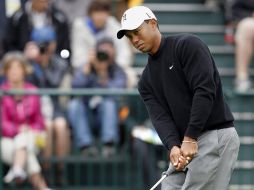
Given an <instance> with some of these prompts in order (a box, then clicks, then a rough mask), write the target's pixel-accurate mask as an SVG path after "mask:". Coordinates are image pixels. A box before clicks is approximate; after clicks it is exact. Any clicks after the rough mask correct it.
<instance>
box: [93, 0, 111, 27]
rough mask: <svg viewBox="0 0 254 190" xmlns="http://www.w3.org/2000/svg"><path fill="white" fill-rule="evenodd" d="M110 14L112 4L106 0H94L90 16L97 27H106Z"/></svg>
mask: <svg viewBox="0 0 254 190" xmlns="http://www.w3.org/2000/svg"><path fill="white" fill-rule="evenodd" d="M109 15H110V4H109V3H108V1H106V0H94V1H92V2H91V4H90V6H89V8H88V16H89V17H90V18H91V20H92V22H93V24H94V26H95V27H96V28H97V29H102V28H104V26H105V24H106V22H107V19H108V17H109Z"/></svg>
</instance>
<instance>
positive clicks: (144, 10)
mask: <svg viewBox="0 0 254 190" xmlns="http://www.w3.org/2000/svg"><path fill="white" fill-rule="evenodd" d="M151 19H155V20H157V18H156V17H155V15H154V14H153V12H152V11H151V10H150V9H149V8H148V7H145V6H136V7H132V8H130V9H128V10H126V11H125V12H124V14H123V16H122V20H121V26H122V28H121V29H120V30H119V31H118V32H117V38H118V39H121V38H122V37H123V36H124V32H125V30H135V29H136V28H138V27H139V26H140V25H141V24H142V23H143V22H144V21H145V20H151Z"/></svg>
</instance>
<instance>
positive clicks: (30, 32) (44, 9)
mask: <svg viewBox="0 0 254 190" xmlns="http://www.w3.org/2000/svg"><path fill="white" fill-rule="evenodd" d="M48 30H52V31H54V32H55V35H56V36H55V37H56V53H57V54H60V53H61V52H64V51H63V50H67V51H69V29H68V22H67V19H66V17H65V15H64V14H63V13H62V12H60V11H59V10H57V9H56V8H54V7H53V6H50V4H49V0H29V1H28V2H27V3H26V4H25V7H24V9H19V10H18V11H17V12H15V14H14V15H13V16H12V17H11V19H10V22H9V24H8V29H7V34H8V35H6V46H7V47H6V48H7V50H20V51H23V50H24V47H25V45H26V43H27V42H29V41H31V40H32V38H33V37H34V36H36V35H37V33H39V32H42V33H43V32H47V31H48ZM65 52H66V51H65Z"/></svg>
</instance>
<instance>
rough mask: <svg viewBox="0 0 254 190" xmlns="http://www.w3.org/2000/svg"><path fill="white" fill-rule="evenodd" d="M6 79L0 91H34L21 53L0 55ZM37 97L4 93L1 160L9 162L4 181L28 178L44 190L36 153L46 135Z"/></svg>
mask: <svg viewBox="0 0 254 190" xmlns="http://www.w3.org/2000/svg"><path fill="white" fill-rule="evenodd" d="M2 64H3V67H2V69H3V73H4V75H5V82H4V83H3V84H2V85H1V90H4V91H5V90H12V89H16V90H17V89H18V90H31V89H32V90H33V89H36V87H35V86H33V85H32V84H30V83H28V82H26V81H25V77H26V74H27V64H26V60H25V58H24V57H23V54H22V53H20V52H10V53H7V54H6V55H5V56H4V58H3V63H2ZM40 110H41V105H40V98H39V96H37V95H13V96H7V95H5V96H3V97H2V99H1V130H2V138H1V159H2V160H3V162H5V163H6V164H8V165H10V169H9V171H8V173H7V174H6V175H5V176H4V182H5V183H7V184H8V183H12V182H15V183H23V182H24V181H25V180H26V178H27V177H28V178H29V181H30V183H31V184H32V186H33V187H34V188H35V189H38V190H47V189H48V187H47V185H46V183H45V180H44V178H43V177H42V175H41V167H40V165H39V162H38V160H37V157H36V154H37V153H38V152H39V150H40V148H42V146H43V144H44V143H45V142H44V137H45V135H44V134H45V132H44V121H43V118H42V115H41V111H40Z"/></svg>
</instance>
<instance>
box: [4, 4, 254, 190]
mask: <svg viewBox="0 0 254 190" xmlns="http://www.w3.org/2000/svg"><path fill="white" fill-rule="evenodd" d="M145 5H146V6H148V7H149V8H151V9H152V10H153V11H154V13H155V15H156V16H157V18H158V21H159V27H160V30H161V32H162V33H163V34H164V35H170V34H176V33H192V34H195V35H197V36H199V37H200V38H201V39H202V40H203V41H204V42H205V43H207V44H208V46H209V49H210V51H211V52H212V54H213V57H214V59H215V62H216V64H217V66H218V69H219V73H220V75H221V79H222V83H223V88H224V92H225V97H226V99H227V102H228V103H229V106H230V108H231V110H232V111H233V114H234V117H235V120H236V121H235V126H236V129H237V131H238V133H239V135H240V142H241V147H240V152H239V158H238V162H237V165H236V169H235V171H234V173H233V176H232V179H231V182H230V190H253V189H254V180H253V179H254V106H253V105H254V91H248V92H246V93H236V92H234V90H233V88H234V86H233V85H234V75H235V74H234V47H233V46H229V45H227V44H225V42H224V15H223V14H224V13H223V12H222V11H221V10H214V9H209V8H207V7H205V6H204V5H203V4H202V0H156V1H155V0H146V1H145ZM146 58H147V56H146V55H145V54H141V53H139V52H136V55H135V60H134V68H135V70H136V71H137V73H138V74H141V72H142V70H143V68H144V65H145V64H146ZM253 73H254V72H253V70H251V76H252V77H253ZM39 93H41V94H44V93H46V94H54V95H61V94H65V95H73V94H74V95H91V94H108V93H109V94H114V95H119V96H121V97H123V98H122V99H123V104H124V105H128V106H129V109H130V114H129V116H128V118H127V119H126V120H125V123H124V124H123V126H124V127H125V128H124V129H123V131H122V132H123V134H124V135H123V136H122V138H123V140H122V143H121V145H120V146H119V147H117V149H118V152H119V154H117V155H116V156H114V157H112V158H110V159H102V158H95V159H94V158H86V159H84V158H83V157H81V155H80V154H79V153H78V151H77V150H75V148H74V150H73V151H72V153H71V155H70V156H69V157H66V158H63V159H61V161H64V162H65V170H64V171H65V172H64V180H63V181H64V184H63V185H62V186H61V187H60V186H57V184H56V182H55V179H56V176H55V171H54V164H55V163H57V162H59V161H60V160H59V159H55V158H52V159H51V161H52V163H53V167H52V173H50V174H49V175H50V183H51V184H52V187H53V188H55V189H56V190H70V189H71V190H81V189H82V190H83V189H87V190H109V189H110V190H120V189H121V190H141V189H145V185H144V176H143V174H142V160H141V158H140V157H139V156H140V155H134V153H133V150H132V145H131V142H132V138H131V135H130V134H131V128H132V127H133V126H134V125H137V124H140V123H141V122H143V121H144V120H145V119H146V118H147V113H146V110H145V107H144V105H143V103H142V102H141V100H140V98H139V96H138V93H137V90H136V89H134V90H124V91H113V92H112V91H111V92H108V91H105V90H100V89H98V90H94V91H87V90H83V91H82V90H80V91H75V90H71V91H68V90H67V91H59V92H55V91H52V90H45V91H43V90H42V91H40V92H39ZM0 95H1V94H0ZM154 149H155V148H154ZM150 153H151V156H152V157H154V156H157V158H158V156H160V157H159V158H158V159H159V160H164V162H160V163H158V166H157V165H156V166H155V169H156V170H158V171H159V172H161V171H163V170H164V169H166V164H165V163H166V162H165V160H166V156H165V154H164V155H161V154H156V153H155V152H150ZM154 159H156V158H154ZM41 162H43V160H41ZM2 166H3V165H2V164H1V165H0V173H2V172H3V171H4V169H5V166H4V167H2ZM1 167H2V168H1ZM156 172H157V171H155V173H156ZM157 177H158V175H154V178H155V179H154V180H156V179H157ZM1 189H6V190H9V189H10V190H12V189H13V190H15V189H22V190H29V189H31V187H30V186H29V185H25V186H22V187H16V186H11V187H6V186H3V182H2V180H1V181H0V190H1Z"/></svg>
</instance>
